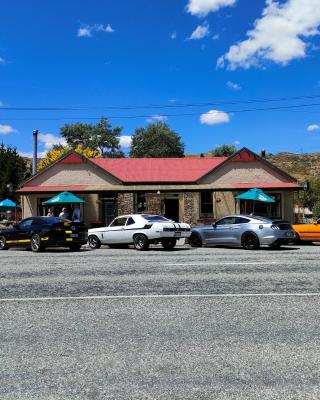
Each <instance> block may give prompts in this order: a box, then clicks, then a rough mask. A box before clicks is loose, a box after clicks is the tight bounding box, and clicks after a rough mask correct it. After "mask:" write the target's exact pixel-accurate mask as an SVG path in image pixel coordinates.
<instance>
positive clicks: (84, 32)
mask: <svg viewBox="0 0 320 400" xmlns="http://www.w3.org/2000/svg"><path fill="white" fill-rule="evenodd" d="M77 36H78V37H90V36H91V30H90V29H89V28H79V29H78V33H77Z"/></svg>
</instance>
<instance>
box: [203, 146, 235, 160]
mask: <svg viewBox="0 0 320 400" xmlns="http://www.w3.org/2000/svg"><path fill="white" fill-rule="evenodd" d="M236 151H237V148H236V146H235V145H234V144H222V145H221V146H218V147H216V148H215V149H213V150H211V151H209V153H211V155H212V157H230V156H232V154H234V153H235V152H236Z"/></svg>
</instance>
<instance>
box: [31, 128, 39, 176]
mask: <svg viewBox="0 0 320 400" xmlns="http://www.w3.org/2000/svg"><path fill="white" fill-rule="evenodd" d="M37 164H38V130H37V129H35V130H34V131H33V160H32V175H36V173H37Z"/></svg>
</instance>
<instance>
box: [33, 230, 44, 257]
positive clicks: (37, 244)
mask: <svg viewBox="0 0 320 400" xmlns="http://www.w3.org/2000/svg"><path fill="white" fill-rule="evenodd" d="M31 250H32V251H33V252H35V253H38V252H39V251H42V250H43V246H42V243H41V237H40V236H39V235H37V234H34V235H32V236H31Z"/></svg>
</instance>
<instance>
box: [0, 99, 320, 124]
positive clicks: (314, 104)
mask: <svg viewBox="0 0 320 400" xmlns="http://www.w3.org/2000/svg"><path fill="white" fill-rule="evenodd" d="M315 106H320V103H312V104H297V105H291V106H279V107H266V108H247V109H242V110H229V111H215V112H216V113H217V114H219V113H221V114H238V113H247V112H259V111H277V110H289V109H295V108H297V109H299V108H304V107H315ZM210 114H211V113H210V111H209V112H205V113H200V114H199V113H183V114H161V116H162V117H190V116H200V115H210ZM100 118H101V117H84V116H81V117H59V118H56V117H53V118H0V121H4V120H9V119H10V121H60V120H66V119H72V120H74V119H76V120H81V119H83V120H99V119H100ZM117 118H118V119H135V118H150V119H151V118H152V115H150V114H149V115H117V116H116V115H112V116H108V119H117Z"/></svg>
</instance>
